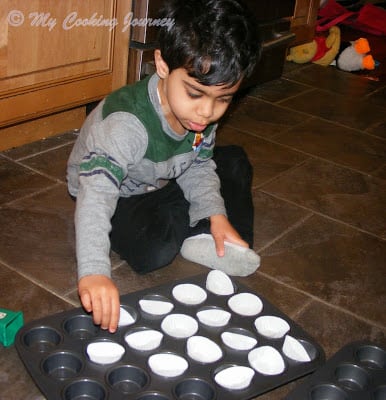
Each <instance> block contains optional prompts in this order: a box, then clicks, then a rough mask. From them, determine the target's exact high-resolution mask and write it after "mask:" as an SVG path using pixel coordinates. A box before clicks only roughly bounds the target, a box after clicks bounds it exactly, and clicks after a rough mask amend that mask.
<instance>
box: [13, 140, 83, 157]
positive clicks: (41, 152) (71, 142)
mask: <svg viewBox="0 0 386 400" xmlns="http://www.w3.org/2000/svg"><path fill="white" fill-rule="evenodd" d="M74 143H75V140H74V141H69V142H67V143H63V144H61V145H57V146H54V147H51V148H49V149H46V150H42V151H38V152H37V153H34V154H31V155H28V156H25V157H20V158H17V159H16V161H25V160H29V159H31V158H34V157H36V156H39V155H41V154H45V153H49V152H50V151H53V150H58V149H61V148H62V147H66V146H70V145H71V146H73V145H74ZM14 161H15V160H14Z"/></svg>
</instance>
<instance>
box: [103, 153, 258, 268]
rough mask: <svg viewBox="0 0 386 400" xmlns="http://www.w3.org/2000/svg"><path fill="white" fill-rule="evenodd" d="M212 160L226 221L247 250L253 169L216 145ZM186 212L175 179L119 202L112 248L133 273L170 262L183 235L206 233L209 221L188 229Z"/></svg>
mask: <svg viewBox="0 0 386 400" xmlns="http://www.w3.org/2000/svg"><path fill="white" fill-rule="evenodd" d="M213 160H214V161H215V162H216V164H217V170H216V172H217V174H218V176H219V178H220V182H221V194H222V196H223V198H224V202H225V208H226V210H227V214H228V218H229V221H230V223H231V224H232V225H233V226H234V228H235V229H236V230H237V231H238V232H239V234H240V235H241V237H242V238H243V239H244V240H245V241H246V242H247V243H248V244H249V246H250V247H252V246H253V203H252V194H251V183H252V166H251V164H250V162H249V161H248V158H247V155H246V154H245V152H244V150H243V149H242V148H241V147H239V146H222V147H221V146H219V147H216V148H215V150H214V156H213ZM188 210H189V203H188V202H187V200H186V199H185V197H184V195H183V193H182V190H181V189H180V187H179V186H178V185H177V183H176V182H175V181H171V182H169V183H168V184H167V185H166V186H165V187H163V188H162V189H160V190H155V191H154V192H149V193H145V194H141V195H137V196H132V197H129V198H120V199H119V201H118V204H117V208H116V211H115V213H114V216H113V218H112V220H111V223H112V230H111V233H110V240H111V248H112V250H114V251H115V252H116V253H118V254H119V255H120V257H121V258H122V259H124V260H126V261H127V263H128V264H129V265H130V266H131V267H132V268H133V269H134V270H135V271H137V272H138V273H146V272H150V271H153V270H155V269H158V268H161V267H163V266H165V265H167V264H169V263H170V262H171V261H173V259H174V258H175V256H176V255H177V254H178V253H179V251H180V248H181V245H182V243H183V241H184V240H185V239H186V238H187V237H189V236H192V235H196V234H199V233H210V225H209V221H208V220H202V221H200V222H199V223H198V224H197V225H196V226H195V227H193V228H191V227H190V226H189V215H188Z"/></svg>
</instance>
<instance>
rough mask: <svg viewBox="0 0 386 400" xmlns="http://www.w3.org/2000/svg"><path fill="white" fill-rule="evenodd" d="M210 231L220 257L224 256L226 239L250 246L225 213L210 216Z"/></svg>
mask: <svg viewBox="0 0 386 400" xmlns="http://www.w3.org/2000/svg"><path fill="white" fill-rule="evenodd" d="M210 232H211V234H212V236H213V239H214V242H215V245H216V253H217V255H218V256H219V257H223V256H224V254H225V245H224V242H225V241H227V242H230V243H234V244H237V245H239V246H242V247H246V248H249V245H248V243H247V242H245V241H244V240H243V239H242V238H241V236H240V235H239V233H238V232H237V231H236V229H235V228H233V226H232V225H231V224H230V222H229V220H228V218H227V217H226V216H225V215H221V214H219V215H212V216H211V217H210Z"/></svg>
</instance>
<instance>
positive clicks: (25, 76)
mask: <svg viewBox="0 0 386 400" xmlns="http://www.w3.org/2000/svg"><path fill="white" fill-rule="evenodd" d="M130 11H131V1H130V0H82V1H79V0H61V1H58V0H29V1H28V2H27V1H25V0H8V1H3V0H2V1H1V3H0V126H5V125H9V124H11V123H16V122H20V121H24V120H27V119H32V118H36V117H40V116H42V115H48V114H50V113H52V112H57V111H61V110H65V109H70V108H72V107H76V106H78V105H81V104H85V103H86V102H89V101H93V100H96V99H99V98H102V97H103V96H104V95H105V94H107V93H109V92H110V91H112V90H113V89H115V88H117V87H119V86H122V85H124V84H125V83H126V76H127V58H128V42H129V34H130V32H129V30H130V29H129V28H130V27H129V26H126V25H125V24H124V22H125V18H126V16H127V15H129V13H130Z"/></svg>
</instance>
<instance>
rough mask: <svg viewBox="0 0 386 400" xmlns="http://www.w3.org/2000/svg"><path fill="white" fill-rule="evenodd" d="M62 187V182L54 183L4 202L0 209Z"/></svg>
mask: <svg viewBox="0 0 386 400" xmlns="http://www.w3.org/2000/svg"><path fill="white" fill-rule="evenodd" d="M63 185H65V184H64V183H63V182H55V183H53V184H52V185H51V186H46V187H45V188H43V189H40V190H36V191H35V192H32V193H29V194H26V195H25V196H22V197H18V198H17V199H13V200H11V201H8V202H6V203H3V204H1V205H0V209H2V208H5V207H9V206H12V205H13V204H15V203H16V204H17V203H18V202H19V201H23V200H27V199H30V198H32V197H34V196H37V195H39V194H42V193H46V192H49V191H50V190H52V189H55V188H56V187H58V186H63Z"/></svg>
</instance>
